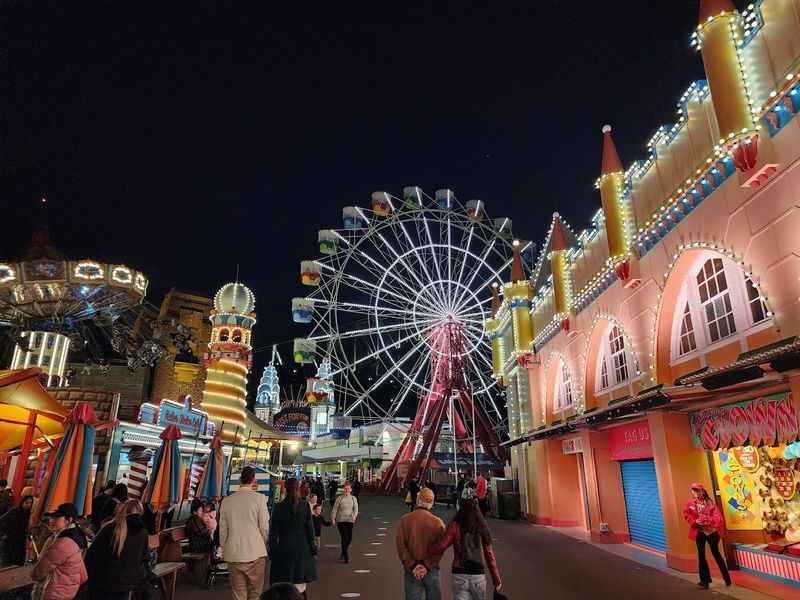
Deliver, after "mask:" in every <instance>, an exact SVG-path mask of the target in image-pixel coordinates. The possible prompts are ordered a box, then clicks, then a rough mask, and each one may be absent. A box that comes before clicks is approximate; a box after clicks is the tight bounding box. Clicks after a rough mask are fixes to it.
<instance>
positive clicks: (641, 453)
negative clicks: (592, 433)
mask: <svg viewBox="0 0 800 600" xmlns="http://www.w3.org/2000/svg"><path fill="white" fill-rule="evenodd" d="M608 445H609V449H610V450H611V460H638V459H642V458H652V457H653V446H652V444H651V443H650V426H649V425H648V424H647V421H646V420H643V421H636V422H635V423H627V424H625V425H620V426H619V427H614V428H613V429H610V430H609V432H608Z"/></svg>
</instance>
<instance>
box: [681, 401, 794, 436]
mask: <svg viewBox="0 0 800 600" xmlns="http://www.w3.org/2000/svg"><path fill="white" fill-rule="evenodd" d="M689 418H690V422H691V425H692V437H693V439H694V441H695V444H697V445H699V446H701V447H702V448H705V449H706V450H718V449H725V448H735V447H738V446H745V445H747V446H756V447H758V446H777V445H778V444H789V443H791V442H794V441H796V440H797V439H800V421H798V417H797V411H796V410H795V407H794V402H793V400H792V396H791V394H775V395H772V396H767V397H765V398H757V399H756V400H750V401H748V402H738V403H736V404H729V405H727V406H720V407H715V408H706V409H704V410H700V411H697V412H695V413H692V414H691V415H690V417H689Z"/></svg>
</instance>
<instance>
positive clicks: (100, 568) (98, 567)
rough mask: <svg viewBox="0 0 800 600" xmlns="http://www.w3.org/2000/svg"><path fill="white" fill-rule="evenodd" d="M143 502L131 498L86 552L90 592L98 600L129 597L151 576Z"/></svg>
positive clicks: (121, 506)
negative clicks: (148, 569) (148, 567)
mask: <svg viewBox="0 0 800 600" xmlns="http://www.w3.org/2000/svg"><path fill="white" fill-rule="evenodd" d="M142 512H143V509H142V504H141V502H139V501H138V500H128V501H126V502H125V503H124V504H121V505H120V506H119V509H118V510H117V514H116V516H115V517H114V520H113V521H109V522H108V523H107V524H106V525H104V526H103V527H102V528H101V529H100V531H99V532H98V534H97V537H95V538H94V542H93V543H92V545H91V546H89V550H88V551H87V552H86V559H85V560H86V570H87V571H88V573H89V592H90V594H91V597H92V598H93V599H94V600H99V599H100V598H102V599H103V600H128V598H129V596H130V594H131V592H135V591H139V590H141V589H142V588H143V587H144V586H145V584H146V580H147V570H146V566H145V565H146V564H147V560H148V545H147V529H146V528H145V525H144V521H142Z"/></svg>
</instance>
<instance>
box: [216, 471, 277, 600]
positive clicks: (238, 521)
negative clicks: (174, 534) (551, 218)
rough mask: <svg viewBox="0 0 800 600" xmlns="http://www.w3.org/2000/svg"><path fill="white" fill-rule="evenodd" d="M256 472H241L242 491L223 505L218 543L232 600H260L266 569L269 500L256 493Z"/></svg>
mask: <svg viewBox="0 0 800 600" xmlns="http://www.w3.org/2000/svg"><path fill="white" fill-rule="evenodd" d="M255 478H256V470H255V469H254V468H253V467H245V468H244V469H242V474H241V476H240V479H239V481H240V486H239V490H238V491H237V492H235V493H233V494H232V495H230V496H228V497H227V498H225V500H223V502H222V504H221V505H220V521H219V543H220V546H222V559H223V560H224V561H225V562H226V563H228V571H229V573H230V582H231V593H232V594H233V600H259V598H260V597H261V592H262V591H263V588H264V576H265V574H266V568H267V536H268V534H269V513H268V512H267V498H266V496H264V495H263V494H260V493H258V492H257V491H256V490H255Z"/></svg>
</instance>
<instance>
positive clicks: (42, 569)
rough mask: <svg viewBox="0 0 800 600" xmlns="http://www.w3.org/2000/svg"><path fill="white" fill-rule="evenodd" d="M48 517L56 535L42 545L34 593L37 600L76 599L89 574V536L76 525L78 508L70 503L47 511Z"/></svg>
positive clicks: (33, 576) (35, 575)
mask: <svg viewBox="0 0 800 600" xmlns="http://www.w3.org/2000/svg"><path fill="white" fill-rule="evenodd" d="M44 517H45V518H46V519H47V521H48V525H49V527H50V530H51V531H52V532H53V535H52V536H51V537H50V539H48V540H47V542H46V543H45V545H44V547H43V548H42V553H41V554H40V555H39V560H38V562H37V563H36V566H35V567H34V568H33V571H32V572H31V579H32V580H33V581H35V582H36V585H35V586H34V588H33V594H32V595H31V597H32V598H33V599H34V600H72V599H73V598H75V596H77V594H78V589H80V587H81V585H83V584H84V583H86V579H87V577H88V576H87V574H86V567H85V566H84V564H83V551H84V550H86V536H85V535H84V534H83V532H82V531H81V530H80V529H78V527H76V526H75V521H77V520H78V509H76V508H75V505H74V504H70V503H66V504H62V505H60V506H59V507H58V508H57V509H56V510H54V511H53V512H50V513H45V515H44Z"/></svg>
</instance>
